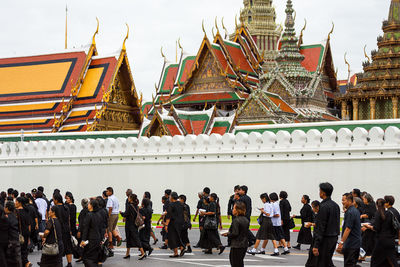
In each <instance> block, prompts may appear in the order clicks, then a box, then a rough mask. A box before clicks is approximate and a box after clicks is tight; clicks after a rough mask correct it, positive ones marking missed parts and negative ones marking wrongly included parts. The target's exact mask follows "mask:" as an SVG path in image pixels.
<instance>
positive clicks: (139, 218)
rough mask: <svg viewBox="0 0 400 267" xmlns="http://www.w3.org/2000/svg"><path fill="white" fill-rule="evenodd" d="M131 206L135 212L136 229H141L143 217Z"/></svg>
mask: <svg viewBox="0 0 400 267" xmlns="http://www.w3.org/2000/svg"><path fill="white" fill-rule="evenodd" d="M131 206H132V208H133V209H134V210H135V211H136V219H135V225H136V226H137V227H138V228H143V225H144V220H143V216H142V215H141V214H140V213H139V211H138V210H137V209H136V208H135V206H133V205H132V204H131Z"/></svg>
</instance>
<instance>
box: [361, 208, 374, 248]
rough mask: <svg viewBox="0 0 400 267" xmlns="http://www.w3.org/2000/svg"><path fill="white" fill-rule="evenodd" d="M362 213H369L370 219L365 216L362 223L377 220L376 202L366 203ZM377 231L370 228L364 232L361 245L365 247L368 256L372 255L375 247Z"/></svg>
mask: <svg viewBox="0 0 400 267" xmlns="http://www.w3.org/2000/svg"><path fill="white" fill-rule="evenodd" d="M362 210H363V213H362V214H367V215H368V219H365V218H363V219H362V220H361V223H372V222H373V221H374V220H375V214H376V206H375V203H370V204H368V205H364V206H363V208H362ZM375 241H376V233H375V231H372V230H370V229H367V230H365V231H364V232H363V233H362V241H361V247H362V248H363V249H364V251H365V253H366V256H371V255H372V251H373V250H374V247H375Z"/></svg>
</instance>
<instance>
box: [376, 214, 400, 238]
mask: <svg viewBox="0 0 400 267" xmlns="http://www.w3.org/2000/svg"><path fill="white" fill-rule="evenodd" d="M372 225H373V226H374V230H375V232H376V234H377V237H378V239H391V240H393V243H394V240H395V239H396V238H397V237H398V236H399V235H398V232H397V231H396V230H395V229H394V227H393V214H392V213H391V212H390V211H388V210H387V211H385V219H382V216H381V215H380V213H379V211H377V212H376V214H375V220H374V222H373V223H372Z"/></svg>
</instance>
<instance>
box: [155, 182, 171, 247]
mask: <svg viewBox="0 0 400 267" xmlns="http://www.w3.org/2000/svg"><path fill="white" fill-rule="evenodd" d="M171 192H172V190H171V189H166V190H165V191H164V196H163V198H162V200H161V201H162V203H163V214H162V215H161V217H160V219H159V220H158V222H157V225H158V224H159V223H160V220H161V221H162V225H163V229H162V230H161V235H162V240H163V241H164V245H162V246H161V247H160V248H161V249H168V233H167V232H166V231H165V221H166V215H167V210H168V206H169V197H170V195H171Z"/></svg>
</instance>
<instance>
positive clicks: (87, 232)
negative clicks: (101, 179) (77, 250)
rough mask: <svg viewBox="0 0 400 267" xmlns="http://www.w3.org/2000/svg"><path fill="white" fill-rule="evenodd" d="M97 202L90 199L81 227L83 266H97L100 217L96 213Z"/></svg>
mask: <svg viewBox="0 0 400 267" xmlns="http://www.w3.org/2000/svg"><path fill="white" fill-rule="evenodd" d="M98 209H99V202H98V201H97V200H96V199H92V200H90V202H89V204H88V211H89V213H88V214H87V215H86V218H85V223H84V226H83V229H82V241H81V247H83V263H84V264H85V267H92V266H98V265H99V264H98V263H99V257H100V242H101V236H100V217H99V215H98V214H97V211H98Z"/></svg>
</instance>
